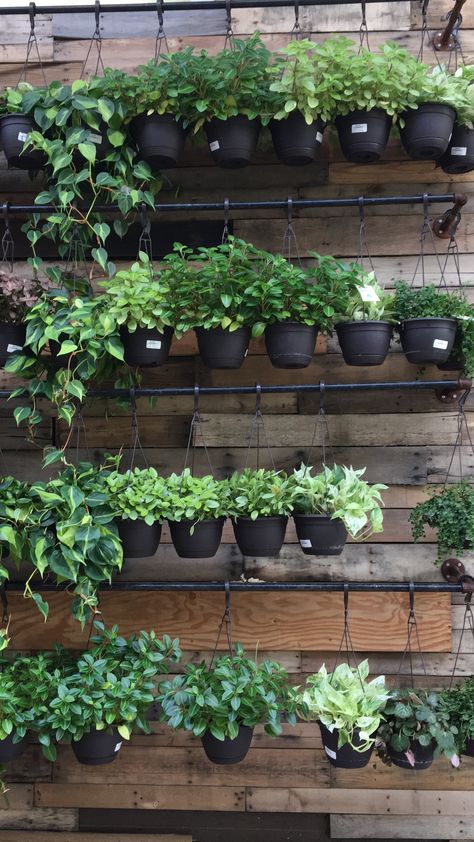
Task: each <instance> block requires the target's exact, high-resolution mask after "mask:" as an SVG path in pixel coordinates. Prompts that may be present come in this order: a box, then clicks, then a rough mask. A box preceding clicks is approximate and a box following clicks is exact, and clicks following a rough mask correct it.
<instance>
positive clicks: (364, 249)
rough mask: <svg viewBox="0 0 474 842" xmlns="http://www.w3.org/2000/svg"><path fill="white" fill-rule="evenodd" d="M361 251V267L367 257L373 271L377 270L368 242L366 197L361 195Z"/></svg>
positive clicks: (359, 254)
mask: <svg viewBox="0 0 474 842" xmlns="http://www.w3.org/2000/svg"><path fill="white" fill-rule="evenodd" d="M358 203H359V252H358V254H357V260H356V263H358V264H359V266H360V267H361V269H363V268H364V260H365V259H367V260H368V262H369V265H370V268H371V270H372V272H375V267H374V264H373V261H372V257H371V255H370V251H369V246H368V243H367V232H366V228H365V210H364V197H363V196H359V200H358Z"/></svg>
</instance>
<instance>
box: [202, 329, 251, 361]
mask: <svg viewBox="0 0 474 842" xmlns="http://www.w3.org/2000/svg"><path fill="white" fill-rule="evenodd" d="M195 331H196V336H197V341H198V348H199V353H200V355H201V359H202V361H203V363H204V365H206V366H207V367H208V368H240V366H241V365H242V363H243V361H244V359H245V357H246V356H247V351H248V347H249V342H250V328H249V327H238V328H237V330H232V331H229V330H224V328H222V327H213V328H210V329H209V330H207V329H206V328H204V327H197V328H195Z"/></svg>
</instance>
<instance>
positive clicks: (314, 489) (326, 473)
mask: <svg viewBox="0 0 474 842" xmlns="http://www.w3.org/2000/svg"><path fill="white" fill-rule="evenodd" d="M311 471H312V468H310V467H308V466H306V465H301V467H300V468H298V469H297V470H295V472H294V479H295V489H294V503H293V505H294V511H295V512H296V513H298V514H321V515H329V517H330V518H332V519H333V520H335V519H336V518H340V519H341V520H342V521H343V523H344V526H345V527H346V529H347V531H348V532H349V533H350V534H351V535H352V537H353V538H357V539H359V540H363V539H366V538H368V537H370V535H372V534H373V533H374V532H382V522H383V515H382V509H381V506H383V501H382V497H381V494H380V492H381V491H383V490H384V489H386V488H387V486H386V485H383V484H382V483H377V484H375V485H369V484H368V483H367V482H365V480H363V479H361V477H362V476H363V475H364V473H365V468H360V469H359V470H354V469H353V468H347V467H345V466H342V465H334V466H333V467H332V468H329V467H328V466H327V465H325V466H324V468H323V471H322V473H320V474H316V475H315V476H313V475H312V474H311Z"/></svg>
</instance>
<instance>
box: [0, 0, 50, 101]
mask: <svg viewBox="0 0 474 842" xmlns="http://www.w3.org/2000/svg"><path fill="white" fill-rule="evenodd" d="M0 11H1V10H0ZM29 16H30V34H29V36H28V42H27V44H26V57H25V63H24V64H23V67H22V70H21V73H20V77H19V79H18V83H17V86H18V85H19V84H20V82H26V77H27V74H28V67H29V65H30V64H31V53H32V52H33V50H35V52H36V57H37V59H38V64H39V67H40V70H41V74H42V76H43V84H44V86H45V88H47V87H48V82H47V79H46V74H45V72H44V67H43V62H42V61H41V54H40V51H39V45H38V39H37V37H36V32H35V17H36V3H30V6H29Z"/></svg>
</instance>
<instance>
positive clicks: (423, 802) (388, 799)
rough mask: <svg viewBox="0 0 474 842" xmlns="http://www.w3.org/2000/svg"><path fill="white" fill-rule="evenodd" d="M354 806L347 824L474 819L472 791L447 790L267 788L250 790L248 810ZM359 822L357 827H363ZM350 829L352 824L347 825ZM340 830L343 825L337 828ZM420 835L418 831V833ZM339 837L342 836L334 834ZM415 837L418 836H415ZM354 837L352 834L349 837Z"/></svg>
mask: <svg viewBox="0 0 474 842" xmlns="http://www.w3.org/2000/svg"><path fill="white" fill-rule="evenodd" d="M348 807H350V809H351V810H352V814H353V815H351V816H347V815H343V816H342V817H341V818H342V820H343V822H346V821H348V820H349V819H352V818H353V816H357V817H358V816H359V815H365V819H366V820H367V821H368V822H369V824H370V818H369V815H368V814H369V813H370V816H372V814H373V815H375V816H378V815H380V814H381V815H384V814H386V813H387V814H390V815H391V816H393V825H394V826H395V824H396V821H397V820H396V818H395V817H396V816H404V815H407V816H456V817H459V816H473V815H474V795H473V793H471V792H469V793H468V792H450V793H449V794H446V793H445V792H444V791H443V790H438V791H432V792H419V791H418V790H411V789H407V790H405V791H402V790H394V791H393V792H392V791H391V790H389V789H382V790H372V789H358V790H350V789H349V790H347V789H346V790H345V789H330V790H325V789H322V790H321V789H315V788H311V789H310V788H308V789H274V788H269V787H268V788H267V787H265V788H264V787H248V788H247V810H248V811H249V812H263V813H265V812H290V813H331V814H339V813H342V814H345V813H347V809H348ZM359 821H360V820H359V819H358V818H357V819H356V823H357V824H356V826H358V824H359ZM346 826H347V827H349V825H348V824H347V825H346ZM335 827H336V828H337V829H338V828H339V826H338V825H337V826H335ZM416 834H417V831H416ZM333 835H334V836H336V837H338V833H334V834H333ZM413 835H415V833H414V834H413ZM349 838H351V835H349Z"/></svg>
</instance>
